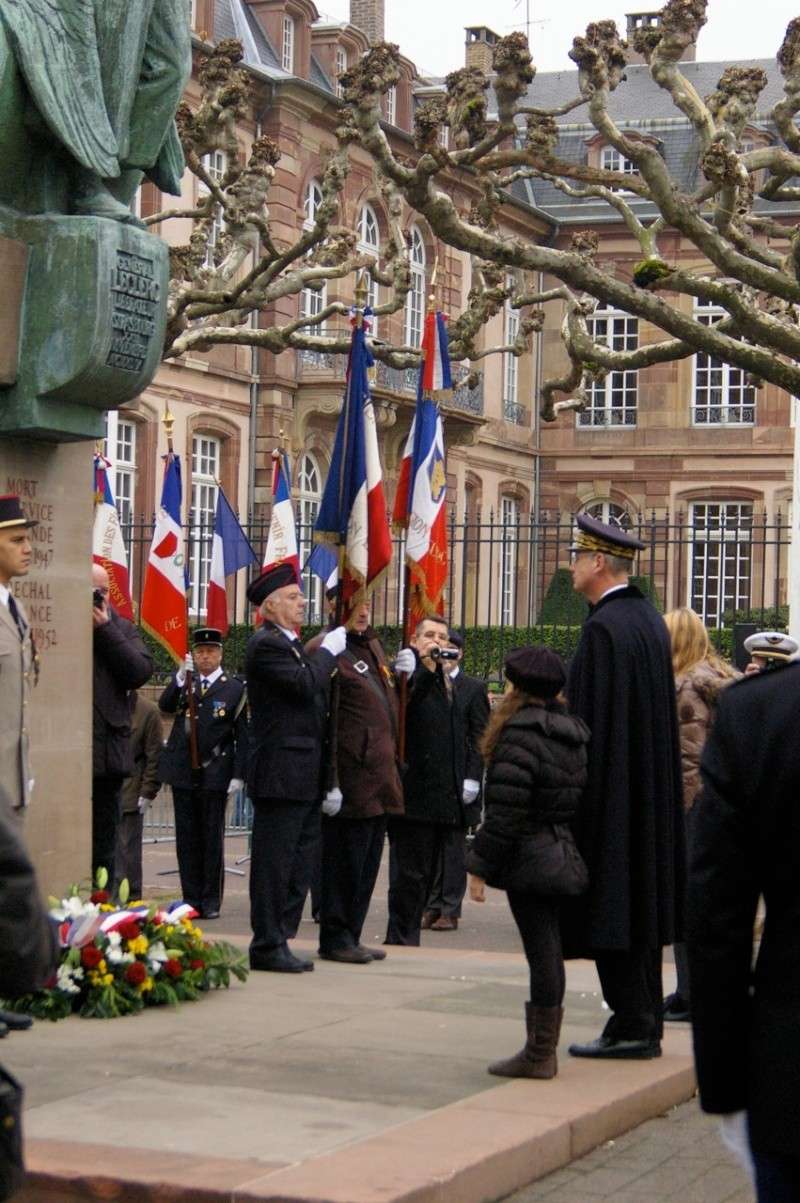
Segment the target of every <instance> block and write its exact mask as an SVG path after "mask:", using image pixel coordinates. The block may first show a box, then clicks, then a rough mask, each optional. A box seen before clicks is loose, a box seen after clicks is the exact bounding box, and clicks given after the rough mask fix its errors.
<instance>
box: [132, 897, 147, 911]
mask: <svg viewBox="0 0 800 1203" xmlns="http://www.w3.org/2000/svg"><path fill="white" fill-rule="evenodd" d="M145 905H146V904H145V903H144V902H143V901H142V899H141V898H137V899H136V901H135V902H129V903H128V907H129V909H133V907H135V906H145Z"/></svg>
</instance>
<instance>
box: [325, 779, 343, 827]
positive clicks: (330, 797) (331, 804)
mask: <svg viewBox="0 0 800 1203" xmlns="http://www.w3.org/2000/svg"><path fill="white" fill-rule="evenodd" d="M341 809H342V791H341V790H340V789H339V787H338V785H334V787H333V789H329V790H328V792H327V794H326V795H325V797H324V798H323V800H322V813H323V814H324V815H327V816H328V818H330V819H332V818H333V816H334V815H338V813H339V811H340V810H341Z"/></svg>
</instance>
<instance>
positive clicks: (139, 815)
mask: <svg viewBox="0 0 800 1203" xmlns="http://www.w3.org/2000/svg"><path fill="white" fill-rule="evenodd" d="M162 741H163V731H162V726H161V713H160V711H159V709H158V706H156V704H155V702H151V701H150V700H149V698H145V697H143V696H142V694H141V693H137V694H136V700H135V703H134V707H133V714H132V716H131V759H132V761H133V772H132V773H131V775H130V777H126V778H125V783H124V785H123V786H122V794H121V798H122V813H121V815H120V822H119V827H118V828H117V848H116V854H115V857H114V863H115V877H116V881H115V883H114V890H115V892H116V891H117V890H118V888H119V885H120V883H121V882H123V881H125V880H127V882H128V886H129V890H130V897H131V898H141V896H142V836H143V835H144V814H145V811H146V810H147V808H148V806H150V804H151V803H152V801H153V799H154V798H155V797H156V795H157V794H158V790H159V787H160V785H161V782H160V780H159V776H158V762H159V760H160V758H161V746H162Z"/></svg>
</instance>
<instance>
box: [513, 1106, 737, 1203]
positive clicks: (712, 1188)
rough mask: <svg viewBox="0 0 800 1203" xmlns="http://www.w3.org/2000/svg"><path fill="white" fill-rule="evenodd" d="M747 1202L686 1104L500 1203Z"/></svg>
mask: <svg viewBox="0 0 800 1203" xmlns="http://www.w3.org/2000/svg"><path fill="white" fill-rule="evenodd" d="M596 1199H598V1200H599V1199H613V1200H614V1203H753V1191H752V1190H751V1188H750V1184H749V1182H748V1179H747V1176H746V1174H745V1173H744V1171H743V1170H741V1169H739V1166H738V1165H737V1164H736V1162H735V1161H734V1160H733V1158H732V1157H731V1156H730V1154H729V1153H728V1152H727V1150H726V1149H724V1148H723V1146H722V1144H721V1143H720V1140H719V1136H718V1135H717V1125H716V1121H715V1120H714V1119H712V1118H711V1117H710V1116H705V1115H703V1114H702V1112H701V1111H700V1110H699V1108H698V1106H697V1103H696V1102H694V1101H692V1102H690V1103H684V1104H683V1106H681V1107H675V1108H673V1109H672V1110H671V1111H668V1112H667V1114H666V1115H663V1116H661V1117H660V1118H659V1119H654V1120H650V1121H649V1122H647V1123H644V1124H641V1125H640V1126H639V1127H638V1128H634V1129H633V1131H632V1132H628V1133H626V1134H625V1135H624V1136H620V1137H618V1138H617V1139H616V1140H609V1141H606V1142H605V1144H603V1145H601V1146H600V1147H599V1148H597V1149H595V1150H594V1151H593V1152H591V1153H589V1154H588V1155H587V1156H586V1157H581V1158H580V1159H579V1160H578V1161H573V1162H572V1164H571V1165H569V1166H568V1167H566V1168H565V1169H563V1170H557V1171H556V1173H554V1174H548V1176H547V1177H546V1178H542V1179H541V1181H539V1182H536V1183H534V1184H533V1186H529V1187H526V1188H524V1189H523V1190H521V1191H518V1192H517V1193H516V1194H514V1195H509V1196H507V1198H506V1199H505V1200H504V1203H540V1200H546V1201H547V1203H593V1201H594V1200H596Z"/></svg>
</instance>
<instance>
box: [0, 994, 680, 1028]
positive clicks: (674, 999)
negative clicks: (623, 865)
mask: <svg viewBox="0 0 800 1203" xmlns="http://www.w3.org/2000/svg"><path fill="white" fill-rule="evenodd" d="M0 1018H2V1015H0ZM691 1018H692V1016H691V1012H690V1010H689V1004H688V1002H687V1001H686V999H685V998H684V997H683V995H681V994H677V993H675V994H668V995H667V997H666V998H665V999H664V1021H665V1022H666V1023H688V1022H689V1020H690V1019H691Z"/></svg>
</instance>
